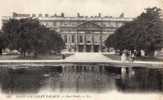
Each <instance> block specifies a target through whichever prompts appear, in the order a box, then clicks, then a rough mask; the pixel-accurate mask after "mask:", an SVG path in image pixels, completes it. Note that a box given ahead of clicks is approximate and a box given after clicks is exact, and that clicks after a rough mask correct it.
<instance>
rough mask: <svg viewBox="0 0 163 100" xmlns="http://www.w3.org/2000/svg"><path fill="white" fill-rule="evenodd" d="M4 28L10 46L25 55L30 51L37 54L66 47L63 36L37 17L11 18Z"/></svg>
mask: <svg viewBox="0 0 163 100" xmlns="http://www.w3.org/2000/svg"><path fill="white" fill-rule="evenodd" d="M2 30H3V32H4V33H5V36H6V37H7V38H6V40H7V41H8V42H7V45H8V48H10V49H16V50H18V51H19V52H20V53H21V54H23V55H24V56H26V54H30V53H33V54H34V55H35V56H37V55H38V54H45V53H50V51H51V50H59V51H61V50H62V49H63V47H64V42H63V40H62V38H61V36H60V35H59V34H58V33H56V32H55V31H54V30H50V29H49V28H47V27H45V26H44V25H41V24H40V22H39V20H37V19H32V18H24V19H20V20H18V19H10V20H9V21H8V22H7V23H5V24H4V25H3V27H2ZM56 40H57V41H56ZM51 41H53V43H52V42H51Z"/></svg>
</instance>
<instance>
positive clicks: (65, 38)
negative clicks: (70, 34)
mask: <svg viewBox="0 0 163 100" xmlns="http://www.w3.org/2000/svg"><path fill="white" fill-rule="evenodd" d="M64 40H65V43H67V35H64Z"/></svg>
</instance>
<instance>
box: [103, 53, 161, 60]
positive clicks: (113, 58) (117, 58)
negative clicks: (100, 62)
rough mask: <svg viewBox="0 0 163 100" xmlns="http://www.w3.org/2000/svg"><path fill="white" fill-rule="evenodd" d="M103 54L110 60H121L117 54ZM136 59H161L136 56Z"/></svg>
mask: <svg viewBox="0 0 163 100" xmlns="http://www.w3.org/2000/svg"><path fill="white" fill-rule="evenodd" d="M104 56H106V57H109V58H110V59H112V60H119V61H120V60H121V57H120V56H119V55H117V54H105V55H104ZM136 60H138V61H163V59H161V58H156V57H136Z"/></svg>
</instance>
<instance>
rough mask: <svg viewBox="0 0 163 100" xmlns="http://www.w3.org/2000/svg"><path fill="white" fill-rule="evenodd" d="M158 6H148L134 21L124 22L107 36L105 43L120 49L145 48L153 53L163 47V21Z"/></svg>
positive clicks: (148, 53) (147, 51)
mask: <svg viewBox="0 0 163 100" xmlns="http://www.w3.org/2000/svg"><path fill="white" fill-rule="evenodd" d="M160 11H161V10H160V9H159V8H157V7H153V8H147V9H146V11H145V12H143V13H142V14H141V15H140V16H138V17H137V18H135V19H134V20H133V21H131V22H128V23H126V24H124V25H123V26H122V27H120V28H119V29H117V30H116V31H115V33H114V34H112V35H111V36H110V37H108V38H107V40H106V41H105V45H106V46H107V47H108V48H109V47H113V48H115V49H119V50H124V49H128V50H137V51H140V50H145V51H146V54H147V55H153V54H154V51H155V50H158V49H161V48H162V43H163V28H162V27H163V22H162V19H161V16H160Z"/></svg>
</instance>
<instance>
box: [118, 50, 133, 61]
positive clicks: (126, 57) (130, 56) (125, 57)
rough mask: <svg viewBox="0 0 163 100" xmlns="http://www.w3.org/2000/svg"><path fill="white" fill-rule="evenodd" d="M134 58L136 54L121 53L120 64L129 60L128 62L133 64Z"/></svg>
mask: <svg viewBox="0 0 163 100" xmlns="http://www.w3.org/2000/svg"><path fill="white" fill-rule="evenodd" d="M135 57H136V53H135V52H134V53H132V52H131V51H130V52H123V53H122V55H121V61H122V62H126V61H127V60H129V61H130V62H133V61H134V60H135Z"/></svg>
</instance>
